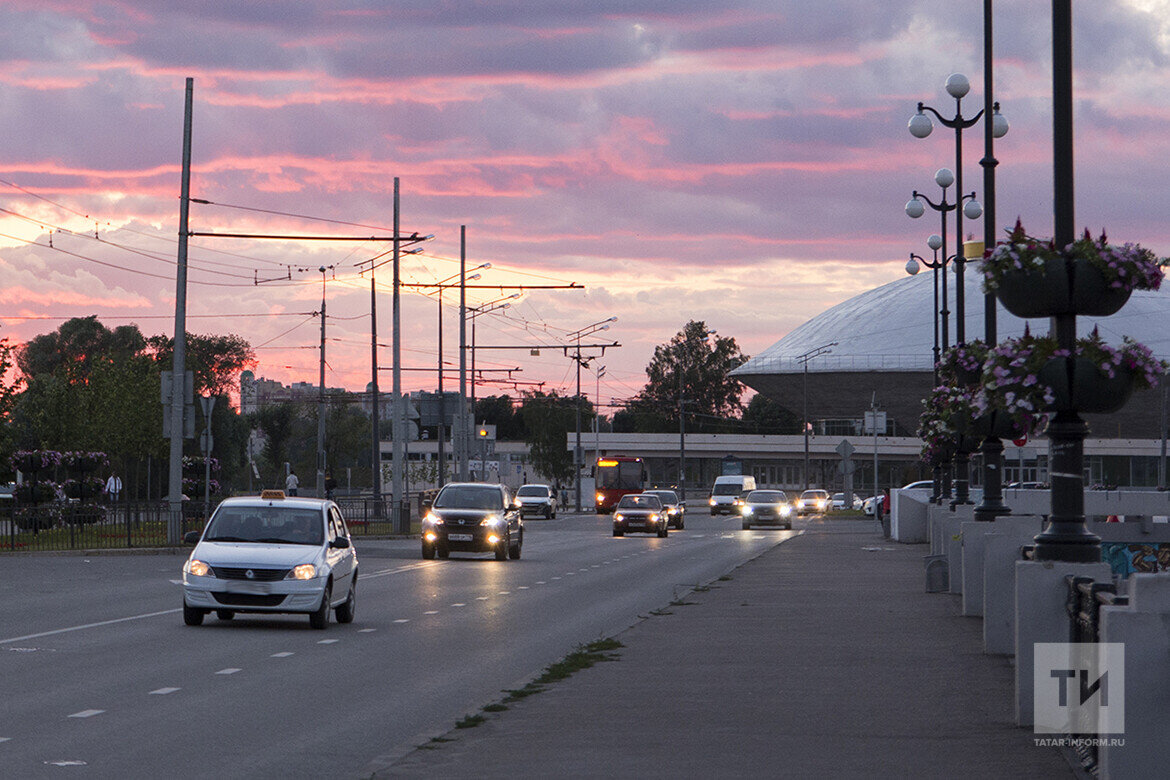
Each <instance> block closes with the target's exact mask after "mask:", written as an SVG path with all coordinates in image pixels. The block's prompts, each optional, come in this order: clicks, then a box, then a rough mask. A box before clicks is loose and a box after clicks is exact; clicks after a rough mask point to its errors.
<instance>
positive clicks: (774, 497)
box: [747, 490, 787, 504]
mask: <svg viewBox="0 0 1170 780" xmlns="http://www.w3.org/2000/svg"><path fill="white" fill-rule="evenodd" d="M786 498H787V497H786V496H785V495H784V494H783V493H781V492H780V491H779V490H753V491H752V492H750V493H748V497H747V500H748V503H749V504H780V503H783V502H784V500H785V499H786Z"/></svg>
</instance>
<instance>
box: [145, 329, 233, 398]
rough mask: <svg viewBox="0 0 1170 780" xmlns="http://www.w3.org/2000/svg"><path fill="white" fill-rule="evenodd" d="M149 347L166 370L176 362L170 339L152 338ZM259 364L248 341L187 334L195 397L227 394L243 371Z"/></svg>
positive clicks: (186, 359)
mask: <svg viewBox="0 0 1170 780" xmlns="http://www.w3.org/2000/svg"><path fill="white" fill-rule="evenodd" d="M147 344H148V345H149V346H150V348H151V350H153V352H154V357H155V360H156V361H157V362H158V364H159V365H160V366H161V367H162V368H163V369H164V370H165V369H167V368H170V366H171V365H173V363H174V355H173V353H174V348H175V340H174V339H173V338H171V337H169V336H151V337H150V338H149V339H147ZM255 364H256V353H255V351H253V349H252V347H251V346H250V345H249V344H248V342H247V341H245V340H244V339H242V338H240V337H239V336H236V335H228V336H215V335H208V336H202V335H199V334H198V333H188V334H187V351H186V357H185V359H184V360H183V365H184V366H185V368H186V370H187V371H191V372H193V373H194V374H195V394H196V395H226V394H227V393H228V392H230V391H231V390H232V389H233V388H235V387H236V386H237V385H238V382H239V378H240V372H241V371H243V370H244V369H246V368H251V367H252V366H254V365H255Z"/></svg>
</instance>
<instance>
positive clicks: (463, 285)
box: [435, 262, 492, 487]
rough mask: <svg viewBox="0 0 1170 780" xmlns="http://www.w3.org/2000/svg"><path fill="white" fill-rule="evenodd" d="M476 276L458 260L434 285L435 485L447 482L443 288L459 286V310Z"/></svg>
mask: <svg viewBox="0 0 1170 780" xmlns="http://www.w3.org/2000/svg"><path fill="white" fill-rule="evenodd" d="M491 267H492V264H491V263H481V264H479V265H477V266H476V267H475V268H473V269H471V270H473V271H476V270H479V269H480V268H491ZM456 278H458V279H459V284H457V285H455V284H448V282H450V281H451V280H453V279H456ZM478 278H480V275H479V274H472V275H471V276H467V275H466V274H465V272H464V270H463V264H462V262H460V268H459V273H457V274H452V275H451V276H448V277H447V278H446V279H444V280H442V281H441V282H439V283H438V284H437V285H435V289H436V291H437V294H436V295H435V299H436V300H437V301H438V304H439V364H438V370H439V382H438V389H439V392H438V395H439V398H438V402H439V421H438V424H437V425H436V426H435V438H436V439H438V441H437V442H436V443H437V445H438V465H439V475H438V484H437V485H436V486H437V487H443V485H444V484H446V482H447V459H446V452H445V449H444V447H445V445H446V436H445V435H444V431H443V427H444V426H443V424H444V423H445V422H446V419H447V405H446V398H445V396H444V395H443V290H445V289H446V288H447V287H458V288H459V300H460V310H462V301H463V300H464V295H465V292H466V290H467V282H469V281H474V280H476V279H478Z"/></svg>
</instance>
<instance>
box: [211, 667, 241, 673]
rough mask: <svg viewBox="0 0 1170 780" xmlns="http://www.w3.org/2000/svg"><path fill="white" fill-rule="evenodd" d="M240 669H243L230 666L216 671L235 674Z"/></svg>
mask: <svg viewBox="0 0 1170 780" xmlns="http://www.w3.org/2000/svg"><path fill="white" fill-rule="evenodd" d="M239 671H242V670H241V669H236V668H233V667H230V666H229V667H228V668H227V669H220V670H219V671H218V672H216V674H235V673H236V672H239Z"/></svg>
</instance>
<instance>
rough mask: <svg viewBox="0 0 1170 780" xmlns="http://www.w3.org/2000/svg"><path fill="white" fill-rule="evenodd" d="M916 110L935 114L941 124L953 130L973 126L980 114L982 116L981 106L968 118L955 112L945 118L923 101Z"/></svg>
mask: <svg viewBox="0 0 1170 780" xmlns="http://www.w3.org/2000/svg"><path fill="white" fill-rule="evenodd" d="M918 111H919V113H921V112H923V111H929V112H930V113H932V114H934V115H935V117H936V118H937V119H938V121H939V122H941V123H942V125H943V126H944V127H949V128H951V129H952V130H954V129H956V128H959V129H963V130H966V129H967V128H969V127H974V126H975V123H977V122H978V121H979V120H980V118H982V116H983V109H982V108H981V109H979V113H978V114H976V115H975V116H973V117H971V118H970V119H964V118H963V115H962V114H955V116H954V117H952V118H951V119H947V118H946V117H944V116H943V115H942V114H940V113H939V112H938V111H936V110H935V109H934V108H933V107H931V106H928V105H926V104H925V103H919V104H918Z"/></svg>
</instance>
